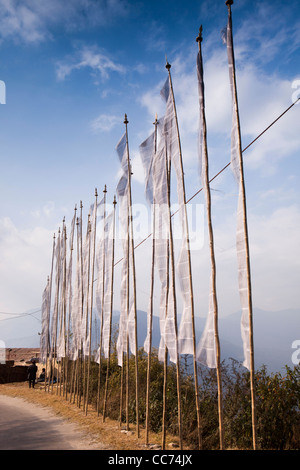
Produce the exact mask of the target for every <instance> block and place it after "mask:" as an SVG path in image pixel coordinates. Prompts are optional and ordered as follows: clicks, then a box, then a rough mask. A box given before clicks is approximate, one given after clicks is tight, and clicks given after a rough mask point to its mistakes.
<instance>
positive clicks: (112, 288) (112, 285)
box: [102, 196, 117, 423]
mask: <svg viewBox="0 0 300 470" xmlns="http://www.w3.org/2000/svg"><path fill="white" fill-rule="evenodd" d="M116 204H117V200H116V196H114V202H113V205H114V209H113V239H112V241H111V243H112V257H111V293H110V319H109V343H108V358H107V369H106V380H105V389H104V400H103V415H102V421H103V423H104V421H105V414H106V402H107V391H108V380H109V368H110V352H111V327H112V313H113V298H114V264H115V225H116Z"/></svg>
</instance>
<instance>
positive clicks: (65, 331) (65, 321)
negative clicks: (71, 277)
mask: <svg viewBox="0 0 300 470" xmlns="http://www.w3.org/2000/svg"><path fill="white" fill-rule="evenodd" d="M64 239H65V243H64V246H65V250H64V278H63V279H64V282H63V335H64V336H63V337H64V354H65V355H64V357H63V360H62V362H61V368H62V376H63V378H62V382H63V395H64V394H65V388H66V362H67V341H66V336H67V330H66V325H67V298H66V294H67V227H66V226H65V227H64ZM60 387H61V385H60ZM60 394H61V388H60Z"/></svg>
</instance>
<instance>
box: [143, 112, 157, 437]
mask: <svg viewBox="0 0 300 470" xmlns="http://www.w3.org/2000/svg"><path fill="white" fill-rule="evenodd" d="M153 124H154V126H155V127H154V129H155V132H154V155H156V148H157V124H158V121H157V115H156V116H155V121H154V123H153ZM154 158H155V157H154ZM152 218H153V221H152V233H153V236H152V263H151V281H150V311H149V312H148V315H150V326H149V330H150V331H149V352H148V364H147V388H146V432H145V444H146V445H148V444H149V399H150V372H151V352H152V317H153V288H154V264H155V195H153V210H152Z"/></svg>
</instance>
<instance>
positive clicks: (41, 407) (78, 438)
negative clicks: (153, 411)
mask: <svg viewBox="0 0 300 470" xmlns="http://www.w3.org/2000/svg"><path fill="white" fill-rule="evenodd" d="M8 397H10V400H9V398H8ZM13 397H14V398H15V399H16V400H15V401H14V400H13V401H11V398H13ZM0 399H1V400H2V403H4V404H5V400H7V403H8V401H9V404H10V406H12V404H13V405H14V406H16V407H17V408H19V409H20V410H22V409H23V411H24V410H25V409H27V408H28V409H30V408H32V409H33V410H34V413H36V414H35V419H39V418H42V419H44V418H45V416H47V419H46V421H48V419H49V420H50V421H49V423H50V422H51V424H52V425H53V429H54V430H55V428H56V426H59V427H58V428H57V429H62V431H63V435H62V439H63V436H64V437H65V438H67V434H68V433H71V434H70V435H72V436H73V438H72V449H73V448H74V447H75V448H76V449H83V448H85V449H109V450H145V449H149V447H145V444H144V442H145V430H144V429H141V430H140V438H139V439H138V438H137V435H136V429H135V426H132V427H131V428H130V431H129V432H125V431H124V429H123V430H122V429H120V426H119V423H118V422H116V421H112V420H109V419H106V420H105V423H103V422H102V417H101V416H100V417H98V416H97V413H96V411H95V410H93V409H89V410H88V413H87V415H86V414H85V413H84V412H83V410H82V409H80V408H78V407H77V405H76V404H73V403H70V402H69V400H66V398H65V397H63V396H60V395H59V392H58V394H57V393H56V389H55V386H54V390H53V393H48V392H45V390H44V387H43V386H40V385H38V386H36V388H35V389H29V388H28V384H27V382H25V383H15V384H3V385H2V384H0ZM1 400H0V406H1ZM56 419H59V420H60V421H59V423H58V422H57V421H56ZM6 425H7V428H8V429H9V428H10V427H11V428H12V426H9V423H6ZM44 425H45V421H44ZM64 426H66V427H65V428H64ZM40 429H41V428H40ZM31 431H32V432H33V434H32V436H34V428H33V429H32V430H31ZM37 437H38V436H37ZM160 440H161V436H160V435H158V434H150V437H149V441H150V448H154V449H155V448H157V447H158V446H159V445H160ZM167 442H168V448H169V449H174V448H176V447H174V442H175V443H176V438H175V439H174V438H172V437H171V436H168V439H167ZM68 443H69V444H68ZM68 445H70V441H68V442H67V441H66V442H65V446H68ZM0 446H1V443H0ZM152 446H153V447H152ZM2 449H3V447H2Z"/></svg>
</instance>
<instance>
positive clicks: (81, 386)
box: [77, 201, 84, 408]
mask: <svg viewBox="0 0 300 470" xmlns="http://www.w3.org/2000/svg"><path fill="white" fill-rule="evenodd" d="M82 209H83V204H82V201H80V223H79V237H80V243H79V251H80V255H79V257H80V271H81V275H80V276H81V278H80V279H81V281H80V286H81V321H82V320H83V310H84V292H83V290H84V289H83V250H82V221H83V219H82V212H83V211H82ZM77 234H78V232H77ZM80 335H81V333H80ZM83 360H84V359H83V341H82V338H80V351H79V366H78V379H77V385H78V393H77V405H78V407H79V408H80V406H81V397H82V395H83V389H84V377H83Z"/></svg>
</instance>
